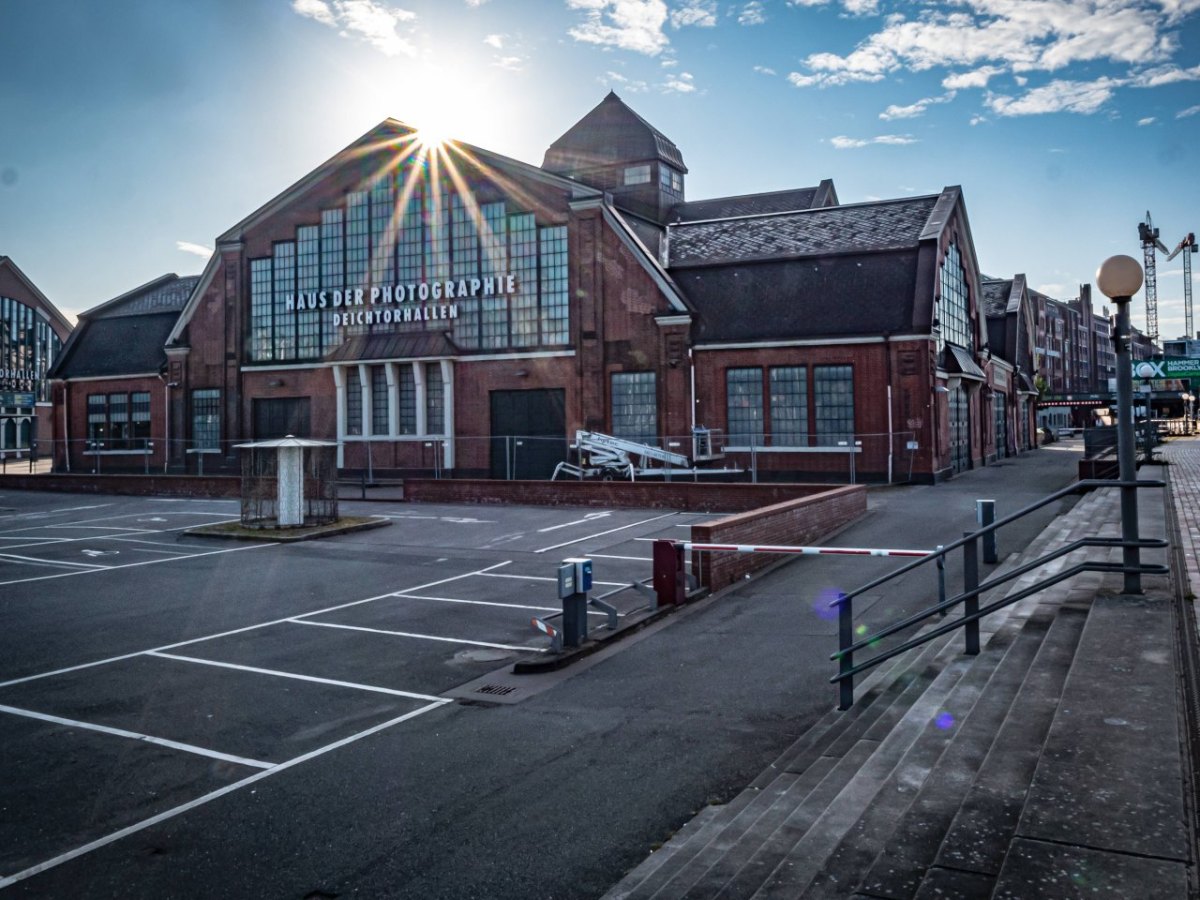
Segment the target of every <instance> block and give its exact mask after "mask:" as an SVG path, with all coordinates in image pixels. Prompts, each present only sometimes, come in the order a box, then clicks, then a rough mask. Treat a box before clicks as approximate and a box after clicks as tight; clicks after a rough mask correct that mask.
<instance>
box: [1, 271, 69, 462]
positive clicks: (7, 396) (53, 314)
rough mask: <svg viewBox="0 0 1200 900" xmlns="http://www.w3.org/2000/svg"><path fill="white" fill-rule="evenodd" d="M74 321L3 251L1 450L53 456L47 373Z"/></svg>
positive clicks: (21, 455) (26, 454)
mask: <svg viewBox="0 0 1200 900" xmlns="http://www.w3.org/2000/svg"><path fill="white" fill-rule="evenodd" d="M71 329H72V325H71V322H70V320H68V319H67V317H66V316H64V315H63V314H62V313H61V312H59V311H58V309H57V308H56V307H55V306H54V304H53V303H51V302H50V301H49V300H48V299H47V298H46V295H45V294H43V293H42V292H41V291H40V290H38V288H37V286H36V285H34V283H33V282H32V281H30V280H29V278H28V277H27V276H26V275H25V273H24V272H22V271H21V270H20V269H19V268H17V264H16V263H14V262H13V261H12V260H11V259H9V258H8V257H7V256H0V454H3V455H4V456H5V458H6V459H8V458H12V457H13V456H20V457H27V456H29V455H30V454H33V453H37V452H39V451H40V452H41V453H42V454H43V455H45V456H49V455H50V438H51V423H50V419H51V409H52V408H51V394H50V382H49V380H48V379H47V374H46V373H47V372H48V370H49V369H50V367H51V366H52V365H53V364H54V361H55V359H56V358H57V356H58V354H59V352H60V351H61V349H62V345H63V343H64V342H65V341H66V340H67V337H68V336H69V335H70V333H71Z"/></svg>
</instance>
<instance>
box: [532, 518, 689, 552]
mask: <svg viewBox="0 0 1200 900" xmlns="http://www.w3.org/2000/svg"><path fill="white" fill-rule="evenodd" d="M677 515H679V513H674V512H669V513H664V514H663V515H661V516H653V517H652V518H649V519H642V520H641V521H640V522H630V523H629V524H628V525H621V526H620V527H618V528H610V529H609V530H608V531H598V532H596V533H595V534H588V535H584V536H583V537H581V538H575V540H573V541H564V542H563V543H561V544H554V545H553V546H551V547H543V548H542V549H541V550H534V551H533V552H534V553H548V552H549V551H551V550H557V549H558V548H559V547H570V546H571V545H572V544H579V543H582V542H583V541H589V540H591V539H592V538H598V537H604V536H605V535H606V534H614V533H615V532H618V531H624V530H625V529H627V528H636V527H637V526H639V525H645V524H646V523H647V522H657V521H658V520H659V519H669V518H670V517H671V516H677Z"/></svg>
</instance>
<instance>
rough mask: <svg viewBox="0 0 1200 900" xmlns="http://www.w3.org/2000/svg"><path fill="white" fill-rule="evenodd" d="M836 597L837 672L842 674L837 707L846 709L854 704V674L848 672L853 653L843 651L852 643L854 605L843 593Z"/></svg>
mask: <svg viewBox="0 0 1200 900" xmlns="http://www.w3.org/2000/svg"><path fill="white" fill-rule="evenodd" d="M838 599H839V600H840V601H841V602H840V603H839V604H838V649H839V650H842V651H843V655H842V657H841V659H839V660H838V672H839V673H840V674H841V676H842V677H841V680H840V681H839V682H838V709H839V710H847V709H849V708H850V707H851V706H853V705H854V676H853V675H850V674H848V673H849V672H850V670H851V669H853V668H854V654H853V653H847V652H845V651H846V648H847V647H849V646H850V645H851V644H853V643H854V607H853V601H852V600H851V599H849V598H848V597H846V595H845V594H839V595H838Z"/></svg>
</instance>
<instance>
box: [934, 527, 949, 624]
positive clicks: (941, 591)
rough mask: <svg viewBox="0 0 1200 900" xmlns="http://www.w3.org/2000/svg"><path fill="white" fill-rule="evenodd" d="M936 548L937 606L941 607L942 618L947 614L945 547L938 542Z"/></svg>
mask: <svg viewBox="0 0 1200 900" xmlns="http://www.w3.org/2000/svg"><path fill="white" fill-rule="evenodd" d="M937 550H938V554H937V579H938V606H940V607H942V611H941V614H940V615H941V617H942V618H943V619H944V618H946V616H947V615H949V610H947V609H946V548H945V547H943V546H942V545H941V544H938V546H937Z"/></svg>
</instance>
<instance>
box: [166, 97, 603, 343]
mask: <svg viewBox="0 0 1200 900" xmlns="http://www.w3.org/2000/svg"><path fill="white" fill-rule="evenodd" d="M416 133H417V132H416V129H415V128H412V127H411V126H409V125H405V124H404V123H403V122H401V121H399V120H397V119H390V118H389V119H384V120H383V121H382V122H380V123H379V124H378V125H376V126H375V127H374V128H372V129H371V130H370V131H368V132H367V133H366V134H364V135H363V136H362V137H360V138H358V139H357V140H356V141H354V142H353V143H351V144H349V145H348V146H347V147H345V148H344V149H342V150H339V151H338V152H337V153H335V154H334V155H333V156H331V157H330V158H329V159H327V160H325V162H323V163H321V165H319V166H317V168H315V169H313V170H312V171H311V172H309V173H308V174H307V175H305V176H304V177H303V178H301V179H300V180H299V181H297V182H296V183H295V184H293V185H292V186H291V187H289V188H287V189H285V190H284V191H282V192H281V193H279V194H277V195H276V196H274V197H273V198H271V199H270V200H268V201H267V202H266V203H264V204H263V205H262V206H260V207H259V208H258V209H256V210H255V211H254V212H252V213H250V215H248V216H246V218H244V219H242V220H241V221H240V222H238V223H237V224H236V225H234V226H233V227H232V228H230V229H228V230H227V231H225V232H224V233H223V234H222V235H220V236H219V237H218V238H217V252H216V253H214V254H213V255H212V257H211V258H210V259H209V261H208V265H207V266H205V268H204V272H203V273H202V274H201V276H200V283H199V284H198V285H197V286H196V289H195V291H194V293H193V295H192V298H191V300H190V301H189V303H188V305H187V306H186V307H184V310H183V314H182V315H181V316H180V317H179V321H178V323H177V324H176V327H175V328H174V329H173V330H172V331H171V334H170V335H169V338H168V339H169V340H170V341H171V342H176V341H178V340H179V339H180V337H181V336H182V334H183V329H184V327H186V325H187V323H188V322H189V321H190V320H191V318H192V315H193V314H194V313H195V311H196V305H197V304H198V303H199V302H200V298H201V297H203V295H204V292H205V291H206V290H208V287H209V285H210V284H211V283H212V280H213V278H214V277H215V275H216V272H217V269H218V268H219V266H220V256H221V245H222V244H225V245H230V244H234V245H236V244H237V242H238V241H240V240H241V239H242V235H243V233H244V232H245V231H246V230H247V229H249V228H252V227H253V226H255V225H257V224H259V223H260V222H262V221H264V220H266V219H268V218H269V217H271V216H273V215H275V214H276V213H278V212H279V211H280V210H282V209H285V208H286V207H287V206H288V205H289V204H291V203H293V202H295V201H296V200H298V199H299V198H301V197H302V196H303V195H304V194H305V193H307V192H308V191H310V190H312V189H313V188H315V187H317V186H319V185H320V184H321V183H323V182H324V181H325V179H327V178H328V177H330V176H331V175H333V174H334V173H335V172H337V171H338V170H340V169H341V168H342V167H344V166H357V167H359V168H360V169H362V168H363V157H364V155H365V154H369V153H371V152H372V151H373V150H383V149H385V148H386V147H388V146H392V145H395V144H396V143H398V142H400V141H405V140H410V139H412V137H413V135H415V134H416ZM449 143H450V144H452V145H453V148H455V150H456V151H458V152H460V153H461V154H462V155H463V156H465V157H467V158H469V159H472V160H475V161H476V162H477V163H478V164H479V165H481V166H483V167H485V168H490V169H494V170H495V171H497V172H499V173H501V174H504V175H511V176H515V177H518V178H528V179H531V180H534V181H538V182H540V183H542V184H546V185H550V186H552V187H556V188H558V189H560V190H562V191H564V192H565V193H567V194H568V195H569V196H570V197H572V198H573V199H584V198H599V197H600V196H602V194H601V192H600V191H598V190H596V189H595V188H591V187H588V186H587V185H584V184H580V183H579V182H576V181H572V180H571V179H569V178H563V177H562V176H559V175H555V174H553V173H551V172H545V171H543V170H541V169H539V168H538V167H537V166H531V165H529V163H523V162H521V161H520V160H516V159H511V158H510V157H507V156H503V155H501V154H499V153H493V152H492V151H491V150H484V149H483V148H481V147H476V146H474V145H472V144H467V143H463V142H462V141H452V142H449Z"/></svg>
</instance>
